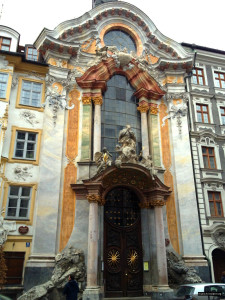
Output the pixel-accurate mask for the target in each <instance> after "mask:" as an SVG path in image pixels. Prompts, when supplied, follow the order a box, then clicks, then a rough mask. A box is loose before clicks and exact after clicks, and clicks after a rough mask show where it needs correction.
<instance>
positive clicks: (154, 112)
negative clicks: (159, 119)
mask: <svg viewBox="0 0 225 300" xmlns="http://www.w3.org/2000/svg"><path fill="white" fill-rule="evenodd" d="M149 112H150V114H151V115H157V114H158V112H159V107H158V105H157V104H153V103H150V105H149Z"/></svg>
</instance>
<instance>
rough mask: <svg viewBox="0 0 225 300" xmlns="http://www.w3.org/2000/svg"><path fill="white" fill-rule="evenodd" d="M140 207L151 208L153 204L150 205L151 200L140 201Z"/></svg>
mask: <svg viewBox="0 0 225 300" xmlns="http://www.w3.org/2000/svg"><path fill="white" fill-rule="evenodd" d="M139 207H140V208H150V207H151V205H150V202H147V201H145V202H141V203H139Z"/></svg>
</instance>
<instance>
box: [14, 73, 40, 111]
mask: <svg viewBox="0 0 225 300" xmlns="http://www.w3.org/2000/svg"><path fill="white" fill-rule="evenodd" d="M23 80H24V81H31V82H37V83H41V84H42V95H41V103H40V105H42V104H43V103H44V102H45V81H44V80H37V79H32V78H27V77H19V83H18V91H17V98H16V108H23V109H32V110H37V111H41V112H42V111H44V108H43V107H41V106H40V107H36V106H31V105H24V104H20V96H21V92H22V83H23Z"/></svg>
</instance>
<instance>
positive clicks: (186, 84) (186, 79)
mask: <svg viewBox="0 0 225 300" xmlns="http://www.w3.org/2000/svg"><path fill="white" fill-rule="evenodd" d="M192 49H193V51H194V44H193V45H192ZM196 56H197V51H195V52H194V61H193V67H192V70H193V69H194V68H195V61H196ZM192 75H193V73H192V71H191V72H190V73H189V74H188V75H187V76H185V77H184V79H185V91H186V92H187V93H188V94H189V101H188V106H187V107H188V114H187V116H188V127H189V137H190V135H191V134H190V128H191V119H190V115H189V114H190V112H189V105H191V104H190V86H189V82H188V79H189V78H191V77H192ZM189 142H190V148H191V159H192V165H193V177H194V183H195V187H196V186H197V185H196V177H195V172H194V160H193V151H192V144H191V139H189ZM195 195H196V199H197V207H198V220H199V225H200V226H199V227H200V233H201V242H202V253H203V255H204V256H205V258H206V260H207V261H208V266H209V277H210V282H212V271H211V261H210V259H209V258H208V257H207V255H206V253H205V249H204V241H203V230H202V224H201V219H200V211H199V201H198V193H197V190H196V189H195Z"/></svg>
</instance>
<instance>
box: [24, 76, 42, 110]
mask: <svg viewBox="0 0 225 300" xmlns="http://www.w3.org/2000/svg"><path fill="white" fill-rule="evenodd" d="M41 97H42V83H39V82H34V81H27V80H23V82H22V91H21V95H20V104H22V105H28V106H35V107H40V106H41Z"/></svg>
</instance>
